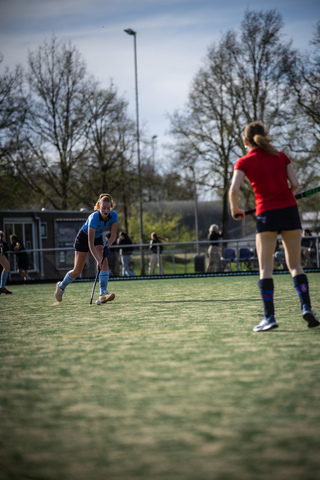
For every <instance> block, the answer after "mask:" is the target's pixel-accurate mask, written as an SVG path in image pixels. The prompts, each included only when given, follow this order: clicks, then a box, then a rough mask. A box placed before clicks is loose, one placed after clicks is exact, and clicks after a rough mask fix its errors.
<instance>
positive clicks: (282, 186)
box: [229, 122, 319, 332]
mask: <svg viewBox="0 0 320 480" xmlns="http://www.w3.org/2000/svg"><path fill="white" fill-rule="evenodd" d="M243 141H244V145H245V147H246V148H247V149H248V153H247V154H246V155H245V156H244V157H241V158H240V159H239V160H238V161H237V162H236V164H235V166H234V172H233V177H232V181H231V186H230V189H229V202H230V208H231V214H232V217H233V218H234V219H235V220H241V219H242V218H244V216H245V212H244V210H241V209H239V207H238V200H239V191H240V186H241V184H242V182H243V180H244V178H245V177H247V178H248V180H249V182H250V183H251V186H252V187H253V190H254V193H255V196H256V216H257V231H256V248H257V255H258V262H259V273H260V279H259V282H258V285H259V288H260V292H261V297H262V300H263V305H264V318H263V319H262V320H261V322H260V323H259V325H256V326H255V327H254V328H253V331H254V332H264V331H267V330H271V329H274V328H277V327H278V324H277V323H276V320H275V315H274V302H273V294H274V284H273V279H272V273H273V254H274V251H275V247H276V243H277V236H278V234H279V233H280V234H281V236H282V243H283V245H284V249H285V258H286V264H287V266H288V269H289V271H290V273H291V276H292V278H293V284H294V287H295V289H296V292H297V294H298V296H299V299H300V303H301V311H302V317H303V318H304V320H305V321H306V322H307V324H308V327H309V328H312V327H317V326H319V321H318V319H317V317H316V316H315V314H314V312H313V311H312V310H311V302H310V296H309V285H308V279H307V276H306V274H305V273H304V271H303V269H302V267H301V222H300V217H299V212H298V206H297V202H296V199H295V198H294V192H296V191H297V190H298V187H299V182H298V179H297V177H296V174H295V172H294V169H293V166H292V164H291V161H290V159H289V158H288V157H287V156H286V155H285V154H284V153H283V152H278V151H277V150H276V149H275V148H274V147H273V145H272V144H271V141H270V139H269V137H268V135H267V133H266V131H265V128H264V126H263V124H262V123H261V122H252V123H250V124H249V125H247V126H246V128H245V130H244V136H243Z"/></svg>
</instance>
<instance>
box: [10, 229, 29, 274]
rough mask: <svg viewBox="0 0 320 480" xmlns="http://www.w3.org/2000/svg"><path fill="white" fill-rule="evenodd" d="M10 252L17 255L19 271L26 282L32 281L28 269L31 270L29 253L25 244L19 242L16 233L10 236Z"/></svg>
mask: <svg viewBox="0 0 320 480" xmlns="http://www.w3.org/2000/svg"><path fill="white" fill-rule="evenodd" d="M10 250H12V251H13V252H14V253H15V254H16V255H17V270H18V273H19V274H20V275H21V277H22V278H23V280H24V281H26V280H31V278H30V276H29V273H28V269H29V260H28V255H27V252H25V248H24V245H23V243H22V242H21V241H20V240H18V237H17V235H15V234H14V233H13V234H12V235H10Z"/></svg>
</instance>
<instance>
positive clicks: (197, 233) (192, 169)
mask: <svg viewBox="0 0 320 480" xmlns="http://www.w3.org/2000/svg"><path fill="white" fill-rule="evenodd" d="M189 169H190V170H191V172H192V176H193V195H194V218H195V230H196V241H197V255H200V245H199V220H198V195H197V182H196V173H195V171H194V168H193V167H192V166H189Z"/></svg>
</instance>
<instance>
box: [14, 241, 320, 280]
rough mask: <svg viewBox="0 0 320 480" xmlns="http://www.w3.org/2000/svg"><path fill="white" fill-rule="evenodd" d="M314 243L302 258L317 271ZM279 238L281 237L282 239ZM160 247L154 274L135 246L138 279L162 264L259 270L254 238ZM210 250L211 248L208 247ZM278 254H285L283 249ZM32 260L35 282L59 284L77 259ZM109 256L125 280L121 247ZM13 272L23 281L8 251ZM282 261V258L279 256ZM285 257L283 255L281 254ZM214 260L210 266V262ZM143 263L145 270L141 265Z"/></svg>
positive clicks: (67, 252) (39, 254)
mask: <svg viewBox="0 0 320 480" xmlns="http://www.w3.org/2000/svg"><path fill="white" fill-rule="evenodd" d="M308 238H310V239H314V240H315V246H316V248H315V251H314V252H312V254H311V257H310V260H311V263H310V261H309V260H308V262H307V259H306V258H304V257H302V266H303V267H304V268H307V269H311V270H317V269H319V268H320V253H319V251H320V250H319V238H320V236H319V235H318V236H312V237H308ZM279 239H280V237H279ZM161 246H162V249H163V251H162V253H161V254H160V245H158V253H157V258H156V259H155V258H153V262H152V263H153V264H155V266H154V269H153V271H150V260H151V255H152V253H151V251H150V250H149V244H135V245H133V247H134V250H133V254H132V256H131V262H132V263H131V266H130V267H131V270H133V271H134V273H135V275H134V277H135V278H141V277H142V276H143V277H150V278H151V277H152V278H154V277H157V276H158V275H160V273H161V272H160V271H159V265H161V263H162V266H163V272H164V273H163V274H165V276H167V275H190V274H206V273H208V274H209V273H210V274H215V273H216V274H219V273H226V272H233V273H237V272H239V273H243V272H253V273H254V272H256V271H258V260H257V256H256V250H255V237H254V236H252V237H250V238H245V239H237V240H232V239H231V240H223V241H220V242H219V246H215V247H210V245H209V243H208V241H199V242H167V243H164V244H161ZM209 247H210V248H209ZM279 251H280V252H281V251H282V247H281V246H280V248H279ZM25 252H26V253H27V254H28V259H29V266H30V268H29V275H30V277H31V279H32V280H34V281H37V280H39V281H40V280H41V281H54V280H55V281H57V280H59V279H61V278H62V277H63V276H64V275H65V273H66V272H68V271H69V270H71V269H72V267H73V260H74V249H73V248H72V247H70V248H56V249H33V250H25ZM111 252H112V253H111V256H110V257H109V269H110V277H111V278H122V279H124V276H123V272H122V265H121V257H120V255H119V247H117V246H112V247H111ZM7 255H8V258H9V261H10V264H11V271H10V274H9V282H10V281H11V282H16V281H17V282H19V281H23V279H22V277H21V276H20V275H19V274H18V273H17V257H16V254H14V253H13V252H10V251H9V252H7ZM276 257H277V258H278V257H279V258H281V255H279V256H278V255H277V256H276ZM282 257H283V255H282ZM277 258H275V262H274V269H275V270H276V271H281V270H286V266H285V263H284V264H283V262H282V263H281V262H280V261H279V260H278V259H277ZM210 259H211V263H210ZM143 264H144V269H143V268H142V265H143ZM95 272H96V262H95V261H94V259H93V257H92V255H91V254H88V256H87V261H86V264H85V267H84V269H83V272H82V274H81V276H80V277H79V278H80V279H81V278H82V279H86V278H88V279H91V278H93V277H94V276H95Z"/></svg>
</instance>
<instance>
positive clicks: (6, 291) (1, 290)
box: [0, 288, 12, 295]
mask: <svg viewBox="0 0 320 480" xmlns="http://www.w3.org/2000/svg"><path fill="white" fill-rule="evenodd" d="M0 293H5V294H6V295H12V292H10V290H8V289H7V288H0Z"/></svg>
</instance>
